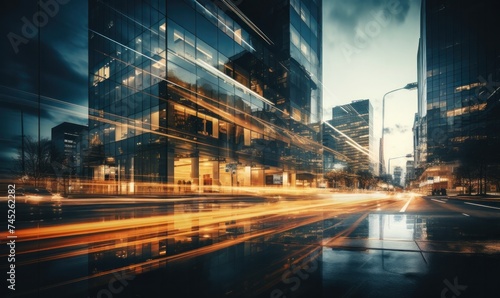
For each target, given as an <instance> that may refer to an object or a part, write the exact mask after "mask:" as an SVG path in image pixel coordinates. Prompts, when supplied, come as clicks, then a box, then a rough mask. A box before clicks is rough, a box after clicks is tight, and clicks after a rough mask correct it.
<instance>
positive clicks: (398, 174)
mask: <svg viewBox="0 0 500 298" xmlns="http://www.w3.org/2000/svg"><path fill="white" fill-rule="evenodd" d="M402 177H403V168H402V167H400V166H396V167H394V179H393V183H394V185H399V186H402V182H403V181H402V180H401V178H402Z"/></svg>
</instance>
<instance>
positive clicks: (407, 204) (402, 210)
mask: <svg viewBox="0 0 500 298" xmlns="http://www.w3.org/2000/svg"><path fill="white" fill-rule="evenodd" d="M411 200H413V197H411V198H410V199H409V200H408V202H406V204H405V205H404V206H403V208H401V210H399V212H405V211H406V208H408V206H409V205H410V202H411Z"/></svg>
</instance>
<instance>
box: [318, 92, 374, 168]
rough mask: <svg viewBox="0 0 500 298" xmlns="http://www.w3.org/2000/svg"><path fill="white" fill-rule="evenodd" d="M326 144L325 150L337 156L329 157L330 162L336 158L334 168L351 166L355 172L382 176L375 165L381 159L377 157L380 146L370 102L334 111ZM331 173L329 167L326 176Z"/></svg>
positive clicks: (341, 107) (349, 105)
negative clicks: (376, 151) (374, 134)
mask: <svg viewBox="0 0 500 298" xmlns="http://www.w3.org/2000/svg"><path fill="white" fill-rule="evenodd" d="M323 142H324V145H325V147H329V148H331V149H333V150H334V151H335V152H337V154H333V153H328V152H327V153H325V159H327V160H330V159H332V158H336V160H335V161H333V162H330V164H332V165H335V164H347V165H348V166H349V167H350V168H351V169H352V170H353V172H357V171H369V172H371V173H372V174H378V173H376V170H377V169H378V167H377V166H376V163H375V162H374V161H377V158H375V154H374V150H375V148H376V144H375V138H374V136H373V107H372V105H371V103H370V101H369V100H368V99H364V100H356V101H353V102H351V103H350V104H345V105H342V106H337V107H334V108H333V110H332V119H331V120H329V121H327V124H326V125H324V132H323ZM335 156H337V157H335ZM328 166H330V165H328ZM327 170H328V169H327V165H325V172H326V171H327Z"/></svg>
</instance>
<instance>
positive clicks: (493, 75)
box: [414, 0, 500, 170]
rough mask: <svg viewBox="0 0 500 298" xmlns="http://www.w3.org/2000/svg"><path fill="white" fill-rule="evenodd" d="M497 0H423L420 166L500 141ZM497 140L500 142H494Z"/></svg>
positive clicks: (418, 130) (418, 129)
mask: <svg viewBox="0 0 500 298" xmlns="http://www.w3.org/2000/svg"><path fill="white" fill-rule="evenodd" d="M493 5H494V1H486V0H478V1H471V0H459V1H450V0H432V1H431V0H429V1H422V9H421V39H420V43H419V50H418V72H419V73H418V80H419V104H418V114H417V115H416V118H415V120H416V121H415V126H414V132H415V157H416V160H415V161H416V164H415V166H416V167H419V168H421V170H422V169H423V168H425V167H426V166H429V164H438V163H447V162H448V163H449V162H454V161H460V160H461V159H462V158H463V156H464V154H466V153H465V151H464V150H465V148H466V147H468V146H470V145H471V143H473V142H476V141H480V140H483V141H484V142H485V143H484V144H486V145H487V146H496V145H498V136H499V131H498V125H499V124H500V123H499V120H498V119H499V117H498V112H499V108H498V92H497V89H498V87H500V41H499V39H498V37H497V35H498V32H499V29H498V25H497V24H496V19H497V16H496V12H495V10H494V9H493ZM495 144H496V145H495Z"/></svg>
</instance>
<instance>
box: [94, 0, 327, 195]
mask: <svg viewBox="0 0 500 298" xmlns="http://www.w3.org/2000/svg"><path fill="white" fill-rule="evenodd" d="M247 2H248V3H247ZM250 2H251V3H250ZM257 2H259V3H257ZM257 4H258V5H257ZM257 8H258V9H257ZM271 12H272V16H273V19H272V21H273V25H272V26H267V25H266V24H267V23H266V22H269V21H271V19H270V15H269V14H270V13H271ZM89 73H90V78H89V149H88V151H89V156H92V158H90V159H88V166H89V167H90V169H91V170H90V176H92V179H93V180H94V181H96V182H99V183H102V184H103V187H104V188H105V189H103V191H117V192H121V193H125V192H128V193H130V192H144V191H165V190H166V191H178V192H183V191H192V190H198V189H201V188H199V187H203V189H204V190H205V191H219V190H221V189H223V188H224V187H225V186H229V187H231V186H234V187H236V186H240V187H243V186H270V185H275V186H279V185H283V186H298V185H300V186H311V187H314V186H315V185H316V184H317V182H318V179H319V178H320V177H321V175H322V158H321V156H322V155H321V154H322V145H321V133H320V127H321V126H320V121H321V119H320V118H321V114H322V97H321V89H320V87H319V86H320V81H321V1H320V0H310V1H305V0H302V1H300V0H295V1H293V0H292V1H272V2H271V1H267V2H265V1H245V2H242V3H240V5H235V3H233V2H231V1H208V0H197V1H195V0H185V1H184V0H175V1H135V2H130V1H117V0H116V1H94V0H93V1H89ZM110 185H111V188H110Z"/></svg>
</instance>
